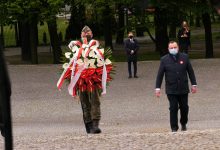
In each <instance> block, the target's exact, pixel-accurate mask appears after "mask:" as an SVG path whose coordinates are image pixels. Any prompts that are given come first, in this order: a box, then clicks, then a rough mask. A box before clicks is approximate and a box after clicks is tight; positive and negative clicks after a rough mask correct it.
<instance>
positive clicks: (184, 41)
mask: <svg viewBox="0 0 220 150" xmlns="http://www.w3.org/2000/svg"><path fill="white" fill-rule="evenodd" d="M177 37H178V41H179V49H180V51H181V52H184V53H186V54H188V51H189V49H190V46H191V42H190V29H189V26H188V23H187V22H186V21H183V22H182V27H181V28H180V29H179V32H178V36H177Z"/></svg>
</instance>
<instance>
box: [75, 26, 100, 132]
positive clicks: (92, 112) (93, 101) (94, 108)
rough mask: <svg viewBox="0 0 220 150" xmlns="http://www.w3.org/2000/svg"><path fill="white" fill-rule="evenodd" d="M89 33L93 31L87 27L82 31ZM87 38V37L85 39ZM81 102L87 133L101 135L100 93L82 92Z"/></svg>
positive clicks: (89, 38) (88, 38)
mask: <svg viewBox="0 0 220 150" xmlns="http://www.w3.org/2000/svg"><path fill="white" fill-rule="evenodd" d="M88 32H91V34H92V31H91V29H90V28H89V27H88V26H85V27H84V28H83V29H82V33H83V34H84V35H83V36H86V34H87V33H88ZM84 38H85V37H84ZM86 38H87V41H88V42H89V41H90V40H91V39H92V36H91V37H88V36H86ZM79 97H80V102H81V106H82V111H83V120H84V123H85V127H86V132H87V133H101V130H100V129H99V127H98V126H99V121H100V118H101V110H100V100H99V93H98V91H97V90H95V91H93V92H88V91H85V92H80V93H79Z"/></svg>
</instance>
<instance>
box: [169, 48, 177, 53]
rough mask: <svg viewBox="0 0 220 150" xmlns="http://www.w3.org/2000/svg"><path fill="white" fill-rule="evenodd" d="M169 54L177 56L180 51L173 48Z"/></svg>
mask: <svg viewBox="0 0 220 150" xmlns="http://www.w3.org/2000/svg"><path fill="white" fill-rule="evenodd" d="M169 53H170V54H171V55H176V54H177V53H178V49H177V48H171V49H169Z"/></svg>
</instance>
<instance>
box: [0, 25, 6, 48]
mask: <svg viewBox="0 0 220 150" xmlns="http://www.w3.org/2000/svg"><path fill="white" fill-rule="evenodd" d="M0 42H1V44H0V48H1V49H2V50H3V49H4V47H5V40H4V26H3V25H1V32H0Z"/></svg>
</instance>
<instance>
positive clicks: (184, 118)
mask: <svg viewBox="0 0 220 150" xmlns="http://www.w3.org/2000/svg"><path fill="white" fill-rule="evenodd" d="M167 97H168V100H169V104H170V107H169V110H170V126H171V129H174V130H178V128H179V126H178V110H179V109H180V123H181V124H182V125H186V124H187V122H188V113H189V106H188V94H183V95H174V94H167Z"/></svg>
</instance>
